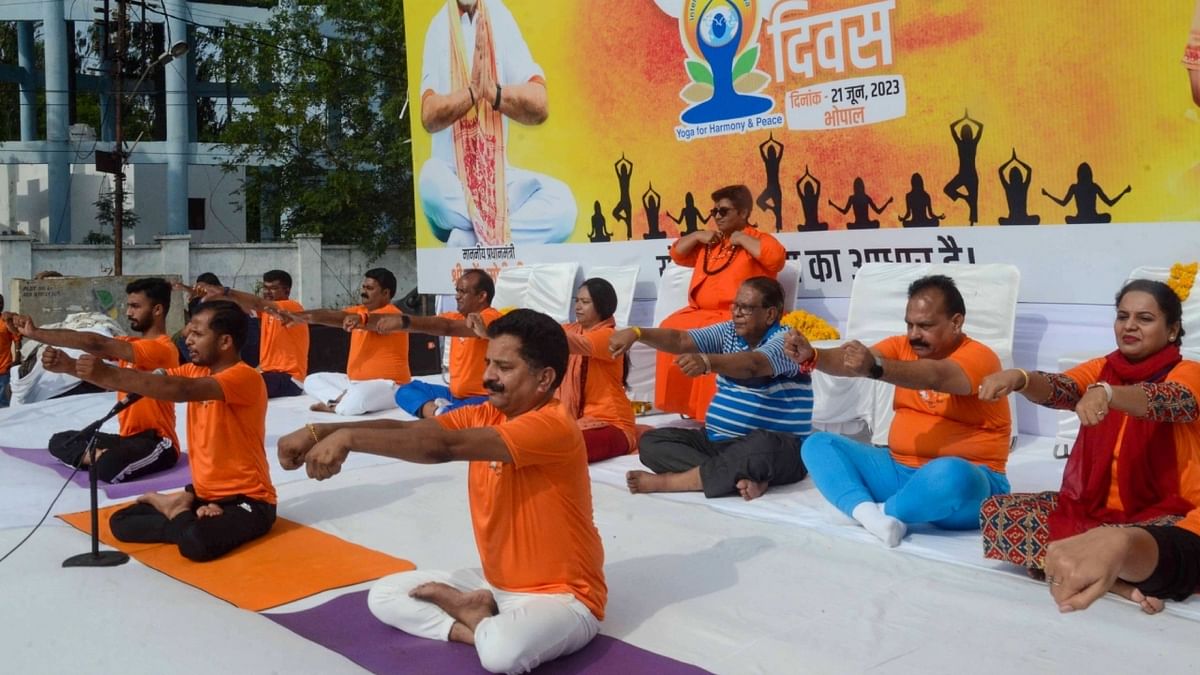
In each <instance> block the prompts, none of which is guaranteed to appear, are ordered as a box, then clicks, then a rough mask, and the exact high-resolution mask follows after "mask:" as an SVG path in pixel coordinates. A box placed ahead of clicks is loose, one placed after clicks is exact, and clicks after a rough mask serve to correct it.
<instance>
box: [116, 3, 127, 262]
mask: <svg viewBox="0 0 1200 675" xmlns="http://www.w3.org/2000/svg"><path fill="white" fill-rule="evenodd" d="M116 2H117V49H116V52H117V53H116V54H115V55H114V56H115V58H114V59H113V69H114V72H115V76H114V78H113V86H114V87H115V89H116V96H114V97H113V99H114V100H113V105H115V106H116V111H115V113H116V122H117V124H116V139H115V140H116V156H117V173H116V175H115V176H114V177H113V183H114V188H113V275H114V276H118V277H119V276H121V275H123V274H124V273H125V270H124V265H123V264H122V260H121V259H122V258H123V257H124V253H125V250H124V245H125V129H124V127H122V125H121V111H122V110H123V109H124V108H125V92H124V91H123V89H124V83H125V30H126V28H127V24H126V19H127V16H126V14H125V3H126V0H116Z"/></svg>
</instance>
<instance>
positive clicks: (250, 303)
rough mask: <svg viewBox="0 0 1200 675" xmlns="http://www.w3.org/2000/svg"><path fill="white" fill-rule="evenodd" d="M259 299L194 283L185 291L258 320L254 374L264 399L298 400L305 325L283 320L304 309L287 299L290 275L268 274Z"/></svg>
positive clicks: (302, 375)
mask: <svg viewBox="0 0 1200 675" xmlns="http://www.w3.org/2000/svg"><path fill="white" fill-rule="evenodd" d="M262 280H263V285H262V297H261V298H260V297H259V296H257V295H254V294H253V293H246V292H244V291H239V290H235V289H232V288H230V287H228V286H214V285H213V284H208V283H204V282H201V281H199V280H197V282H196V284H195V285H194V286H192V287H190V288H188V289H186V290H188V291H189V292H191V293H192V294H193V295H201V296H203V298H204V299H205V300H222V299H223V300H231V301H233V302H236V303H237V304H238V306H239V307H241V308H242V309H244V310H245V311H247V312H252V313H254V314H256V315H257V316H258V317H259V325H260V326H261V329H260V331H259V340H258V354H259V356H258V371H259V372H260V373H262V378H263V382H266V383H267V397H268V398H280V397H283V396H299V395H300V394H303V393H304V390H303V389H302V388H301V383H303V382H304V378H305V377H306V376H307V375H308V324H306V323H304V322H303V321H291V322H285V320H284V318H282V317H283V316H285V315H287V314H292V315H295V314H300V313H302V312H304V307H303V306H302V305H301V304H300V303H299V302H296V301H295V300H292V299H291V294H292V275H290V274H288V273H287V272H285V271H283V270H268V271H266V272H263V275H262Z"/></svg>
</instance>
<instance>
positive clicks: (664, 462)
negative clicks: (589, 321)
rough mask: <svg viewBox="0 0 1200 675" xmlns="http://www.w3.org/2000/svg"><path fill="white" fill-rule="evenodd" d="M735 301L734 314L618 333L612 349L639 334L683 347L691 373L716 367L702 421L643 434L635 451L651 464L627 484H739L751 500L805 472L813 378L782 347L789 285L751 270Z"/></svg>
mask: <svg viewBox="0 0 1200 675" xmlns="http://www.w3.org/2000/svg"><path fill="white" fill-rule="evenodd" d="M730 309H731V312H732V315H733V316H732V319H731V320H730V321H724V322H722V323H718V324H714V325H712V326H708V327H707V328H699V329H696V330H689V331H678V330H672V329H668V328H627V329H625V330H622V331H618V332H617V333H614V334H613V337H612V339H611V341H610V345H609V347H610V349H611V351H612V352H613V353H614V354H622V353H624V352H625V351H626V350H628V349H629V347H630V345H632V344H633V343H634V342H635V341H639V340H640V341H641V342H644V343H646V344H648V345H650V346H651V347H654V348H655V349H657V350H659V351H664V352H669V353H671V354H678V355H679V356H678V357H676V359H675V363H676V364H678V365H679V368H680V370H682V371H683V372H684V374H686V375H689V376H691V377H696V376H700V375H707V374H708V373H710V372H713V373H717V393H716V396H714V397H713V400H712V403H710V404H709V407H708V412H707V414H706V416H705V427H704V428H702V429H678V428H661V429H655V430H653V431H649V432H647V433H646V434H645V435H643V436H642V438H641V440H640V441H639V446H640V448H641V450H640V455H639V456H640V457H641V460H642V464H645V465H646V466H647V467H649V468H650V469H652V470H653V471H654V473H649V472H647V471H630V472H629V473H628V474H627V475H626V479H627V481H628V485H629V491H630V492H633V493H644V492H689V491H700V490H702V491H703V492H704V496H706V497H723V496H725V495H729V494H733V493H735V492H736V493H738V494H740V495H741V496H742V498H743V499H745V500H747V501H749V500H751V499H755V498H757V497H760V496H762V494H763V493H764V492H766V491H767V487H768V486H770V485H787V484H788V483H795V482H796V481H799V480H800V479H802V478H804V476H805V474H806V473H807V472H806V470H805V468H804V463H803V462H802V461H801V460H800V443H801V442H803V441H804V439H805V438H806V437H807V436H808V435H809V434H810V433H811V432H812V383H811V380H810V379H809V376H808V375H807V374H802V373H801V372H800V367H799V366H798V365H797V364H796V363H795V362H794V361H792V360H791V359H789V358H788V357H787V355H786V353H785V352H784V336H785V335H786V334H787V329H786V328H784V327H783V326H781V325H780V324H779V318H780V316H781V315H782V314H783V289H782V288H781V287H780V285H779V282H777V281H775V280H774V279H771V278H769V277H752V278H750V279H747V280H746V281H744V282H743V283H742V285H741V287H740V288H739V289H738V293H737V296H736V297H735V298H734V301H733V305H732V306H731V308H730Z"/></svg>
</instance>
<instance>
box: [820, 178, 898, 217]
mask: <svg viewBox="0 0 1200 675" xmlns="http://www.w3.org/2000/svg"><path fill="white" fill-rule="evenodd" d="M891 203H892V198H891V197H888V200H887V201H886V202H884V203H883V206H876V205H875V200H874V199H872V198H871V196H870V195H868V194H867V187H866V184H865V183H863V179H862V177H861V176H860V177H858V178H855V179H854V192H853V193H852V194H851V195H850V196H849V197H847V198H846V205H845V206H844V207H843V206H838V205H837V204H834V203H833V201H832V200H830V201H829V205H830V206H832V207H833V208H835V209H837V210H838V212H839V213H841V214H842V215H843V216H844V215H846V214H847V213H850V209H854V220H853V221H852V222H849V223H846V229H847V230H872V229H878V228H879V221H878V220H872V219H871V214H870V212H868V211H867V209H868V208H870V209H872V210H874V211H875V215H880V214H881V213H883V210H884V209H886V208H887V207H888V205H889V204H891Z"/></svg>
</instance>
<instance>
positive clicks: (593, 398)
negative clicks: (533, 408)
mask: <svg viewBox="0 0 1200 675" xmlns="http://www.w3.org/2000/svg"><path fill="white" fill-rule="evenodd" d="M576 325H577V324H564V325H563V329H564V330H565V331H566V333H567V344H569V345H570V347H571V353H572V354H578V355H580V356H586V357H588V358H590V359H591V361H590V362H589V363H588V370H587V382H586V383H585V384H584V387H585V389H584V392H583V414H582V415H580V419H581V420H586V421H587V422H593V421H595V422H601V423H603V424H607V425H610V426H614V427H616V428H618V429H620V430H621V433H623V434H625V440H626V441H627V442H628V443H629V452H634V451H635V450H637V423H636V422H634V419H633V406H632V405H631V404H630V403H629V396H628V395H626V393H625V383H624V382H622V376H623V374H624V363H625V361H624V359H625V357H624V356H622V357H621V358H618V359H614V358H613V357H612V354H610V353H609V351H608V339H609V338H610V337H612V334H613V333H615V332H616V329H614V328H610V327H608V326H604V327H600V328H593V329H592V330H590V331H584V332H583V333H582V334H577V333H575V331H574V329H573V327H574V326H576ZM581 428H585V429H586V428H588V425H586V424H585V425H583V426H582V427H581Z"/></svg>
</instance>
